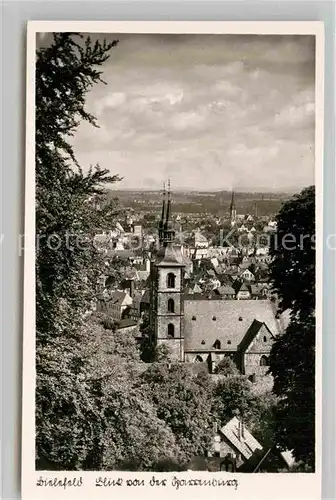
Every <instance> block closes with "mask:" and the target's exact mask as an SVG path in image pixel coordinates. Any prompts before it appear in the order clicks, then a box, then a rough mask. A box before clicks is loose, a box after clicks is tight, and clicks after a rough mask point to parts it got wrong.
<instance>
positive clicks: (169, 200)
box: [165, 179, 171, 228]
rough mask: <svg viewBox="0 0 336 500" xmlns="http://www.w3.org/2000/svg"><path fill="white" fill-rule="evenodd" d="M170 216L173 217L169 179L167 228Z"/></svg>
mask: <svg viewBox="0 0 336 500" xmlns="http://www.w3.org/2000/svg"><path fill="white" fill-rule="evenodd" d="M170 215H171V199H170V179H168V203H167V213H166V221H165V228H167V227H168V225H169V222H170Z"/></svg>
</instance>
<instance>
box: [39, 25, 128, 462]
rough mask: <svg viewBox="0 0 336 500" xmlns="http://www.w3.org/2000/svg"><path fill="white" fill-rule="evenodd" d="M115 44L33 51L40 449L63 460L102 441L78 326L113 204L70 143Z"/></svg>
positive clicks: (102, 179)
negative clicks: (97, 238)
mask: <svg viewBox="0 0 336 500" xmlns="http://www.w3.org/2000/svg"><path fill="white" fill-rule="evenodd" d="M115 45H116V42H112V43H110V44H106V43H105V42H104V43H100V42H95V43H93V42H92V40H91V39H90V38H89V37H88V38H86V39H85V40H84V38H83V37H82V36H80V35H78V34H72V33H55V34H54V35H53V41H52V43H51V44H50V45H49V46H48V47H46V48H42V49H39V50H38V51H37V60H36V73H35V74H36V232H37V235H36V237H37V242H36V371H37V378H36V383H37V386H36V452H37V453H36V454H37V458H38V460H39V459H40V458H41V457H46V458H48V459H50V460H52V461H53V462H54V463H56V464H60V465H62V466H64V468H76V467H80V466H81V465H82V464H83V461H84V460H85V456H86V454H88V453H89V452H90V449H91V447H92V443H94V442H95V439H96V438H95V435H94V434H95V432H96V431H95V429H99V425H98V423H99V421H100V416H99V412H97V409H96V408H95V407H94V406H92V404H91V396H92V393H91V390H92V387H91V386H90V383H89V382H88V383H86V382H85V377H86V367H85V360H84V359H83V357H82V353H81V350H80V343H79V342H78V341H79V340H81V331H82V330H81V329H82V326H83V324H84V321H85V316H86V314H87V312H88V310H90V307H91V301H92V299H93V298H94V297H95V296H96V293H97V287H98V281H99V277H100V276H101V274H102V273H103V271H104V262H103V259H102V255H101V254H100V252H99V251H98V250H97V249H96V248H95V246H94V244H93V236H94V234H95V232H96V230H97V228H101V227H104V226H111V225H113V223H114V221H115V215H116V209H115V205H114V203H113V202H107V201H106V197H105V194H104V185H106V184H108V183H113V182H116V181H117V180H118V179H119V178H118V176H111V175H109V172H108V171H107V170H102V169H100V168H99V166H97V167H95V168H90V169H89V171H88V173H87V174H84V173H83V170H82V168H81V167H80V166H79V164H78V162H77V160H76V158H75V154H74V151H73V148H72V146H71V144H70V139H71V136H73V135H74V133H75V131H76V129H77V127H78V125H79V123H80V120H86V121H88V122H89V123H91V124H92V125H93V126H97V124H96V121H95V118H94V117H93V116H92V115H91V114H90V113H88V112H87V111H86V110H85V97H86V94H87V93H88V92H89V90H90V89H91V87H92V86H93V85H94V84H96V83H99V82H102V81H103V80H102V79H101V71H99V69H98V68H99V67H100V66H101V65H102V64H103V63H104V62H105V61H106V60H107V58H108V57H109V52H110V50H111V49H112V47H114V46H115Z"/></svg>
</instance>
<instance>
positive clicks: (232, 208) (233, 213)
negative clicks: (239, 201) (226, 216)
mask: <svg viewBox="0 0 336 500" xmlns="http://www.w3.org/2000/svg"><path fill="white" fill-rule="evenodd" d="M236 218H237V210H236V204H235V195H234V190H232V195H231V204H230V219H231V226H234V225H235V223H236Z"/></svg>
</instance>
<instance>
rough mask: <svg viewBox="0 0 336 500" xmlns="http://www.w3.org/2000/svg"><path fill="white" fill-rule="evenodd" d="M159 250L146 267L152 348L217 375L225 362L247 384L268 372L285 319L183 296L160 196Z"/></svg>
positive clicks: (246, 303) (234, 303)
mask: <svg viewBox="0 0 336 500" xmlns="http://www.w3.org/2000/svg"><path fill="white" fill-rule="evenodd" d="M158 229H159V248H158V249H157V251H156V253H155V254H154V253H153V255H152V259H151V267H150V286H151V288H150V325H151V331H152V332H153V333H152V335H153V341H154V342H155V344H156V345H166V346H167V347H168V349H169V351H170V353H171V356H172V358H173V359H175V360H177V361H181V362H187V363H206V365H207V369H208V371H209V373H216V367H217V366H218V363H219V362H220V361H221V360H222V359H223V358H224V357H225V356H228V357H230V358H231V359H232V360H233V361H234V362H235V363H236V365H237V367H238V369H239V370H240V372H241V373H242V374H244V375H248V376H249V377H250V378H251V380H255V379H256V378H258V377H260V376H261V377H263V376H264V375H266V374H267V372H268V366H269V354H270V350H271V347H272V343H273V341H274V339H275V338H276V336H277V335H280V334H281V333H282V332H283V330H284V318H283V317H281V316H280V317H279V316H278V315H277V311H276V306H275V304H274V303H272V302H271V301H269V300H263V301H259V300H225V299H221V298H214V297H213V296H211V297H208V296H206V295H202V294H196V295H195V294H186V293H184V270H185V263H184V257H183V255H182V253H181V250H180V248H179V247H178V245H176V244H175V242H174V237H175V231H174V228H173V224H172V221H171V193H170V187H169V189H168V192H167V193H166V192H165V191H164V193H163V203H162V214H161V220H160V222H159V228H158Z"/></svg>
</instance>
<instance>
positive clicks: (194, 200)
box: [24, 23, 322, 498]
mask: <svg viewBox="0 0 336 500" xmlns="http://www.w3.org/2000/svg"><path fill="white" fill-rule="evenodd" d="M96 24H97V23H96ZM98 24H99V23H98ZM265 24H267V23H265ZM284 24H285V23H284ZM34 36H35V48H34V83H33V87H34V90H33V91H34V105H33V107H34V121H33V124H32V126H33V128H34V139H33V138H32V140H33V141H35V143H34V146H33V149H34V152H33V162H34V167H33V168H34V173H33V179H34V186H33V190H31V192H34V202H33V203H34V207H35V209H34V215H33V218H34V221H35V222H34V224H35V228H34V247H35V248H34V262H35V265H34V287H33V289H32V290H31V296H32V297H33V299H30V300H31V301H32V300H33V301H34V307H35V312H34V315H33V317H34V336H30V333H29V332H27V331H26V332H25V342H26V343H30V346H31V347H30V352H31V353H32V352H34V368H33V369H34V387H33V388H32V387H31V388H30V391H31V392H30V396H29V397H30V399H31V401H32V402H33V403H32V404H33V406H34V411H33V413H34V415H33V420H34V429H35V430H34V449H33V450H31V456H34V465H33V468H34V469H35V471H36V478H37V479H36V480H35V482H36V481H37V486H47V483H48V481H50V482H52V480H53V478H54V477H56V475H57V474H58V472H59V471H66V475H67V477H68V478H71V477H73V474H75V473H77V472H79V471H80V472H83V473H84V472H87V471H101V472H100V473H99V474H98V476H97V478H98V479H96V485H95V486H106V485H104V484H103V483H104V481H106V480H107V479H106V477H107V476H108V475H109V473H110V472H111V473H112V472H116V471H117V472H118V474H119V476H118V477H120V478H122V474H123V473H124V472H132V473H137V476H136V477H138V478H140V479H141V477H142V476H141V474H140V473H144V472H147V473H148V472H150V473H151V475H150V477H153V478H154V477H156V476H157V477H163V476H162V475H160V474H159V473H165V474H169V477H174V478H175V484H173V486H174V487H175V490H177V489H179V487H180V491H181V489H182V486H185V485H187V484H188V483H187V481H191V482H192V481H196V482H197V481H198V479H183V478H190V477H193V478H196V477H202V479H199V481H204V483H203V484H204V485H207V477H209V478H210V477H211V481H216V486H221V485H222V486H224V485H226V486H227V488H225V490H224V489H223V488H220V487H219V488H217V493H216V494H217V495H218V496H223V495H225V496H228V495H231V494H232V493H233V491H234V490H235V489H237V484H238V483H237V480H236V479H235V478H236V477H239V478H240V477H241V475H240V473H244V474H245V476H246V477H247V476H248V475H251V474H254V475H259V476H260V474H262V475H263V477H266V476H265V475H267V474H268V473H272V477H273V481H274V480H276V479H277V477H278V476H280V475H281V477H283V476H282V474H284V473H285V474H286V477H287V475H288V473H296V474H297V475H298V476H300V475H302V474H304V475H305V477H307V478H308V477H309V476H312V475H314V473H316V470H317V460H318V454H319V448H318V449H317V445H318V443H317V441H318V440H319V437H318V436H319V435H318V434H317V433H318V431H317V429H318V427H317V419H316V415H317V413H319V407H318V405H319V404H320V400H319V399H318V398H317V387H318V378H317V377H318V376H319V375H317V373H318V372H317V371H316V366H317V362H318V360H317V349H316V347H317V342H318V340H317V339H318V336H319V335H321V333H322V332H321V331H320V324H319V322H318V321H317V315H316V310H317V304H316V301H317V299H316V296H317V295H316V283H317V272H319V271H318V269H317V263H316V262H317V261H316V259H317V257H316V255H317V254H316V236H315V235H316V227H315V226H316V221H317V214H316V207H317V203H318V202H317V199H316V198H317V196H321V193H318V192H315V191H316V189H317V188H316V178H317V176H318V175H319V173H318V172H317V171H316V161H317V160H316V154H317V153H316V140H317V136H318V134H317V133H316V113H317V111H316V110H317V108H318V107H320V106H321V103H317V101H316V99H317V97H316V96H317V95H318V94H317V91H316V85H317V84H316V82H317V70H316V67H317V66H316V62H317V61H316V46H317V36H316V34H315V33H314V32H313V31H312V33H311V34H309V33H300V32H298V34H296V33H295V32H294V33H284V34H279V33H275V34H272V33H261V34H259V33H258V32H256V33H254V34H251V33H244V32H238V33H231V32H230V33H215V34H212V33H211V32H210V33H203V32H202V31H201V32H199V33H197V32H196V31H194V32H189V33H183V32H181V33H160V32H159V31H158V32H157V33H153V32H147V33H146V32H141V33H139V32H135V33H132V32H118V31H113V30H112V29H111V31H109V32H106V29H104V30H102V32H100V31H99V28H98V29H95V30H94V31H90V30H81V31H78V30H76V29H74V30H69V29H65V30H48V29H46V30H45V31H43V30H40V31H38V30H37V32H36V33H35V34H34ZM318 154H319V153H318ZM26 314H28V313H26ZM24 376H25V375H24ZM32 391H33V392H34V395H32ZM27 398H28V396H27V392H26V400H27ZM42 471H43V474H42ZM102 471H104V472H102ZM39 472H41V474H40V475H39ZM46 472H47V474H46ZM198 473H202V474H201V476H198V475H197V474H198ZM214 473H218V474H214ZM190 474H191V475H190ZM274 474H275V475H276V477H275V479H274ZM99 475H100V477H99ZM83 477H84V476H83ZM104 477H105V479H104ZM134 477H135V476H134ZM213 477H215V478H216V479H215V480H213ZM38 478H40V479H39V480H38ZM179 478H182V479H179ZM140 479H139V482H140ZM121 480H122V479H121ZM153 480H154V479H153ZM39 481H40V484H38V482H39ZM97 481H98V483H99V481H101V484H97ZM179 481H180V483H179ZM183 481H185V482H186V483H184V482H183ZM242 481H244V477H243V479H242ZM208 482H209V484H208V486H210V479H209V481H208ZM261 484H262V483H261ZM279 484H280V483H279ZM73 486H74V485H73ZM192 486H194V484H192ZM212 486H213V484H212ZM137 491H139V489H138V490H136V489H134V493H133V494H137ZM192 491H194V490H192ZM99 493H100V490H99ZM204 493H205V491H204V490H203V493H202V495H204ZM44 494H45V495H46V494H47V490H46V489H45V490H44ZM109 494H110V495H112V494H115V493H113V492H112V491H111V490H110V493H109ZM138 494H141V493H138ZM156 494H159V495H160V491H159V492H157V493H156ZM189 494H191V493H190V492H189ZM205 494H206V493H205ZM76 495H79V496H78V498H80V491H79V490H78V491H76ZM69 498H70V497H69ZM76 498H77V497H76ZM195 498H196V497H195ZM228 498H229V496H228ZM230 498H231V496H230ZM246 498H247V497H246ZM260 498H261V497H260ZM262 498H263V497H262ZM274 498H283V497H280V496H279V497H277V496H276V497H274ZM293 498H294V497H293ZM295 498H296V497H295ZM298 498H301V497H298Z"/></svg>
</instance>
